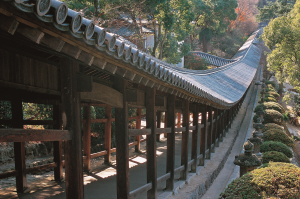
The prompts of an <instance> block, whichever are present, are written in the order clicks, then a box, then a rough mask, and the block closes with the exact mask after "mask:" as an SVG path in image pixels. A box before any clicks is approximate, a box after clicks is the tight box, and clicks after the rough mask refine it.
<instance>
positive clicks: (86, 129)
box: [83, 106, 106, 172]
mask: <svg viewBox="0 0 300 199" xmlns="http://www.w3.org/2000/svg"><path fill="white" fill-rule="evenodd" d="M83 119H84V120H85V123H84V124H83V155H84V156H86V158H85V160H84V161H83V170H84V171H87V172H88V171H90V170H91V107H90V106H84V107H83ZM105 138H106V137H105Z"/></svg>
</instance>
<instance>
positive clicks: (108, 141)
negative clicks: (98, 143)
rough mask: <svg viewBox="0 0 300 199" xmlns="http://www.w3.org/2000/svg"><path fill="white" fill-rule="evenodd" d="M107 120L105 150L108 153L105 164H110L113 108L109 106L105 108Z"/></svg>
mask: <svg viewBox="0 0 300 199" xmlns="http://www.w3.org/2000/svg"><path fill="white" fill-rule="evenodd" d="M105 118H106V119H107V121H106V122H105V135H104V139H105V150H106V151H108V153H107V154H106V155H105V158H104V159H105V162H106V163H110V157H111V156H110V149H111V106H109V105H107V106H106V107H105Z"/></svg>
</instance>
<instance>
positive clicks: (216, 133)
mask: <svg viewBox="0 0 300 199" xmlns="http://www.w3.org/2000/svg"><path fill="white" fill-rule="evenodd" d="M218 115H219V111H218V109H216V108H215V109H214V120H215V124H214V130H213V136H212V137H213V139H212V143H213V144H214V147H213V148H212V152H213V153H214V152H215V147H216V146H217V145H218V144H217V142H216V140H217V138H218V137H219V134H218V129H219V128H220V126H219V125H220V120H221V117H219V119H218ZM218 140H219V139H218Z"/></svg>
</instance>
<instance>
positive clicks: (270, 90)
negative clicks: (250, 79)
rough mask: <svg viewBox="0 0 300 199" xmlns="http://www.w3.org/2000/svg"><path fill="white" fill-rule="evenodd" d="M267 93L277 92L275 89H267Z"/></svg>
mask: <svg viewBox="0 0 300 199" xmlns="http://www.w3.org/2000/svg"><path fill="white" fill-rule="evenodd" d="M266 92H276V90H275V88H269V87H267V88H266Z"/></svg>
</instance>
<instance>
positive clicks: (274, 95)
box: [266, 91, 280, 99]
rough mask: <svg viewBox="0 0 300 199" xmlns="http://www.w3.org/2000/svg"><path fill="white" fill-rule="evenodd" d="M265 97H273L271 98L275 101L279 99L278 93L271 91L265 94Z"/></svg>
mask: <svg viewBox="0 0 300 199" xmlns="http://www.w3.org/2000/svg"><path fill="white" fill-rule="evenodd" d="M266 95H269V96H273V97H275V98H276V99H277V98H279V97H280V95H279V94H278V93H276V92H272V91H270V92H267V93H266Z"/></svg>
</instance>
